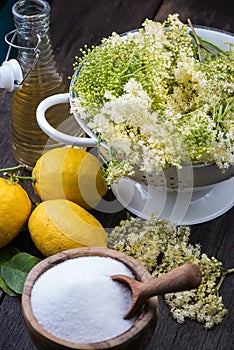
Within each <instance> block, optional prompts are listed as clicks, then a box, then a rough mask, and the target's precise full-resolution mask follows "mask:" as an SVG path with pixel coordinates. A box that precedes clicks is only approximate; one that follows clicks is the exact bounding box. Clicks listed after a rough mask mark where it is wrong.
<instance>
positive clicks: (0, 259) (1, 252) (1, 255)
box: [0, 246, 19, 265]
mask: <svg viewBox="0 0 234 350" xmlns="http://www.w3.org/2000/svg"><path fill="white" fill-rule="evenodd" d="M17 253H19V250H18V249H17V248H14V247H11V246H8V247H5V248H2V249H0V265H1V264H3V263H4V262H5V261H7V260H9V259H10V258H12V256H13V255H15V254H17Z"/></svg>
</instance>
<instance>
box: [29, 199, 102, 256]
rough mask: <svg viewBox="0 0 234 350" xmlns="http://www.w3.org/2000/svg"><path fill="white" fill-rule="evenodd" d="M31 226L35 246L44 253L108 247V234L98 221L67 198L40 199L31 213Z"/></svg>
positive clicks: (50, 253) (47, 254) (46, 254)
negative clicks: (43, 200)
mask: <svg viewBox="0 0 234 350" xmlns="http://www.w3.org/2000/svg"><path fill="white" fill-rule="evenodd" d="M28 228H29V232H30V234H31V237H32V240H33V242H34V244H35V246H36V247H37V248H38V250H39V251H40V252H41V253H42V254H43V255H45V256H49V255H52V254H55V253H58V252H61V251H63V250H67V249H71V248H79V247H88V246H99V247H106V242H107V234H106V232H105V230H104V228H103V227H102V225H101V224H100V223H99V221H98V220H97V219H96V218H95V217H94V216H93V215H91V214H90V213H89V212H87V211H86V210H85V209H84V208H82V207H80V206H79V205H78V204H76V203H73V202H71V201H68V200H66V199H53V200H48V201H45V202H41V203H40V204H39V205H38V206H37V207H36V208H35V209H34V211H33V212H32V214H31V216H30V218H29V221H28Z"/></svg>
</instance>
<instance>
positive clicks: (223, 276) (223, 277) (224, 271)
mask: <svg viewBox="0 0 234 350" xmlns="http://www.w3.org/2000/svg"><path fill="white" fill-rule="evenodd" d="M233 272H234V268H231V269H228V270H223V272H222V274H221V277H220V281H219V283H218V284H217V287H216V288H217V291H219V289H220V288H221V286H222V284H223V281H224V280H225V278H226V277H227V275H229V274H231V273H233Z"/></svg>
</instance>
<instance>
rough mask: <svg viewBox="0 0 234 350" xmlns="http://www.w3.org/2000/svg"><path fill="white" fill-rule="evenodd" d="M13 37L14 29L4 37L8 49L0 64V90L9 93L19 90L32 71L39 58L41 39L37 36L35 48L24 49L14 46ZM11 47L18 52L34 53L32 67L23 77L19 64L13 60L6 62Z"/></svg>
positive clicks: (14, 35)
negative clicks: (27, 51) (0, 64)
mask: <svg viewBox="0 0 234 350" xmlns="http://www.w3.org/2000/svg"><path fill="white" fill-rule="evenodd" d="M11 36H12V37H11ZM10 37H11V38H10ZM15 37H16V29H14V30H12V31H11V32H9V33H7V34H6V35H5V41H6V43H7V44H8V45H9V48H8V51H7V54H6V58H5V60H4V62H3V63H2V66H0V88H2V89H6V90H7V91H10V92H11V91H13V90H19V89H20V88H21V87H22V85H23V83H24V81H25V80H26V79H27V77H28V76H29V74H30V72H31V71H32V70H33V68H34V67H35V65H36V64H37V62H38V59H39V56H40V50H39V45H40V42H41V37H40V35H39V34H37V43H36V46H35V47H24V46H19V45H17V44H14V40H15ZM9 38H10V39H9ZM12 47H14V48H15V49H18V50H30V51H34V53H35V59H34V61H33V63H32V65H31V66H30V67H29V69H28V71H27V72H26V73H25V75H24V77H23V73H22V69H21V67H20V64H19V62H18V61H17V60H16V59H14V58H13V59H10V60H8V59H9V57H10V53H11V49H12Z"/></svg>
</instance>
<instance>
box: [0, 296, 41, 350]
mask: <svg viewBox="0 0 234 350" xmlns="http://www.w3.org/2000/svg"><path fill="white" fill-rule="evenodd" d="M0 325H1V330H4V334H3V333H2V332H1V336H0V349H1V350H36V347H35V346H34V345H33V344H32V342H31V340H30V339H29V337H28V335H27V332H26V331H25V326H24V321H23V315H22V311H21V300H20V299H19V298H12V297H7V296H6V297H5V298H4V301H3V303H2V305H1V313H0Z"/></svg>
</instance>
